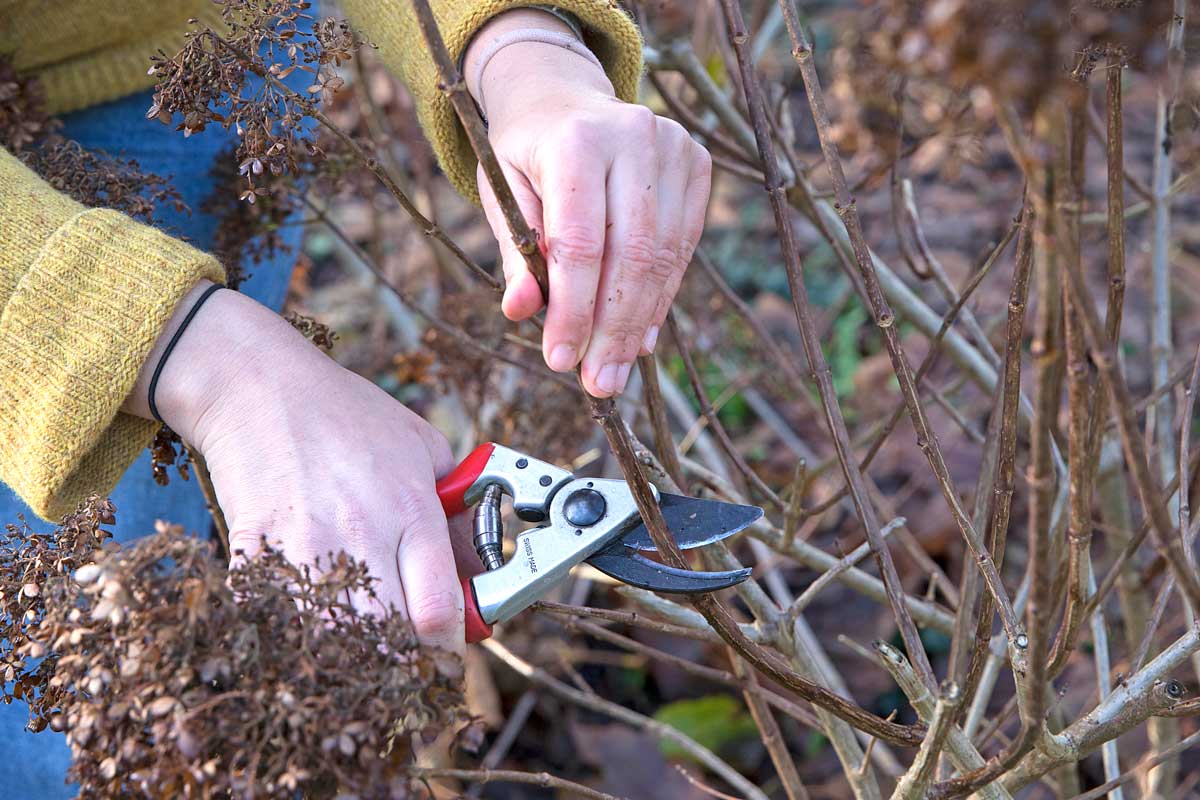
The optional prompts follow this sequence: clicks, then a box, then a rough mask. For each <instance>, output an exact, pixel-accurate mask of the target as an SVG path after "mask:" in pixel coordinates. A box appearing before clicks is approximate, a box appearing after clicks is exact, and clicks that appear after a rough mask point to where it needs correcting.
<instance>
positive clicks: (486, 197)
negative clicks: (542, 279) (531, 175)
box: [476, 162, 546, 321]
mask: <svg viewBox="0 0 1200 800" xmlns="http://www.w3.org/2000/svg"><path fill="white" fill-rule="evenodd" d="M500 168H501V169H502V170H503V171H504V176H505V177H506V178H507V179H508V185H509V188H510V189H511V190H512V193H513V196H514V197H515V198H516V200H517V205H518V206H519V207H520V209H521V213H522V214H523V215H524V216H525V221H526V222H528V223H529V227H531V228H533V229H534V231H535V232H536V233H537V236H538V247H540V248H541V249H542V252H543V253H544V252H545V248H546V237H545V233H544V229H543V227H542V201H541V199H540V198H539V197H538V195H537V192H535V191H534V189H533V185H532V184H530V182H529V180H528V179H527V178H526V177H525V176H524V175H522V174H521V173H520V172H518V171H517V170H516V169H515V168H513V167H511V166H509V165H508V164H505V163H503V162H501V165H500ZM476 176H477V179H478V181H479V199H480V202H481V203H482V204H483V213H484V215H485V216H486V217H487V221H488V226H489V227H491V229H492V234H493V235H494V236H495V237H496V242H497V243H498V244H499V245H500V259H501V266H502V268H503V270H504V280H505V284H506V285H505V289H504V300H503V302H502V303H501V306H500V308H501V310H502V311H503V312H504V316H506V317H508V318H509V319H511V320H513V321H517V320H522V319H527V318H529V317H532V316H533V315H534V314H536V313H537V312H538V310H539V309H540V308H541V307H542V304H543V303H542V289H541V287H540V286H538V283H537V280H536V279H535V278H534V277H533V274H532V273H530V271H529V268H528V267H526V266H525V257H524V256H523V255H521V251H520V250H518V249H517V245H516V242H514V241H513V237H512V232H511V231H509V229H508V222H507V221H506V220H505V219H504V211H503V210H501V208H500V203H499V202H498V201H497V200H496V193H495V192H494V191H492V187H491V184H489V183H488V180H487V176H486V175H484V172H483V167H482V166H479V167H478V168H477V170H476Z"/></svg>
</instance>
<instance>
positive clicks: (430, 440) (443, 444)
mask: <svg viewBox="0 0 1200 800" xmlns="http://www.w3.org/2000/svg"><path fill="white" fill-rule="evenodd" d="M425 446H426V447H427V448H428V449H429V457H430V460H432V461H433V464H434V471H435V472H437V471H438V470H439V469H443V468H444V469H450V468H451V467H453V466H454V465H453V463H452V462H453V461H454V451H453V450H451V449H450V440H449V439H447V438H446V435H445V434H444V433H442V432H441V431H439V430H438V429H437V428H435V427H433V426H432V425H429V426H427V427H426V430H425Z"/></svg>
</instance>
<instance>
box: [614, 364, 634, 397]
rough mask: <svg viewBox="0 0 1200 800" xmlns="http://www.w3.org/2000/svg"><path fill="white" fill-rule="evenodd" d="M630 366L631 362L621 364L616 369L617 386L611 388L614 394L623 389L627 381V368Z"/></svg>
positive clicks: (631, 365) (629, 368)
mask: <svg viewBox="0 0 1200 800" xmlns="http://www.w3.org/2000/svg"><path fill="white" fill-rule="evenodd" d="M632 368H633V364H622V365H621V368H620V369H618V370H617V388H616V389H614V390H613V391H614V393H615V394H620V393H621V392H623V391H625V384H626V383H628V382H629V370H631V369H632Z"/></svg>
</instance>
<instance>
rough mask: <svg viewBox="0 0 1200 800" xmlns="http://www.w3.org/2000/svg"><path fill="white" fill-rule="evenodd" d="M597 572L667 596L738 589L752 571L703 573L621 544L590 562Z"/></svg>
mask: <svg viewBox="0 0 1200 800" xmlns="http://www.w3.org/2000/svg"><path fill="white" fill-rule="evenodd" d="M587 563H589V564H591V565H592V566H593V567H595V568H596V569H598V570H600V571H601V572H603V573H604V574H605V575H608V576H609V577H610V578H616V579H617V580H619V581H621V582H622V583H627V584H629V585H630V586H636V587H638V588H639V589H649V590H650V591H652V592H664V593H666V594H701V593H704V592H715V591H718V590H719V589H728V588H729V587H730V586H736V585H738V584H739V583H741V582H742V581H744V580H746V578H749V577H750V573H751V571H752V570H751V569H750V568H749V567H744V568H742V569H731V570H726V571H722V572H700V571H698V570H690V569H678V568H676V567H670V566H667V565H666V564H660V563H659V562H657V561H651V560H650V559H648V558H646V557H645V556H644V555H642V554H641V553H640V552H638V551H637V550H633V549H630V548H628V547H625V546H623V545H620V544H618V545H617V546H615V547H611V548H609V549H608V550H604V551H601V552H599V553H596V554H595V555H593V556H592V557H591V558H589V559H588V560H587Z"/></svg>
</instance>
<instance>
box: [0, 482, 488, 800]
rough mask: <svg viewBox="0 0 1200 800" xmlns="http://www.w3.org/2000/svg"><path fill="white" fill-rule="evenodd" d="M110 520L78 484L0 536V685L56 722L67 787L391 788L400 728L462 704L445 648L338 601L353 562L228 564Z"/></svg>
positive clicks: (184, 540) (182, 541)
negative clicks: (39, 530) (37, 518)
mask: <svg viewBox="0 0 1200 800" xmlns="http://www.w3.org/2000/svg"><path fill="white" fill-rule="evenodd" d="M111 520H112V506H111V504H107V502H106V501H102V500H99V499H98V498H92V499H91V500H89V501H88V503H86V504H84V505H83V506H81V507H80V509H79V511H78V512H77V513H76V515H74V516H72V517H69V518H68V519H67V520H65V521H64V525H63V527H62V528H61V529H60V530H59V531H56V532H55V533H53V534H50V535H38V534H34V533H32V532H31V531H30V530H29V529H28V527H24V526H22V527H20V528H18V527H16V526H12V527H10V529H9V533H8V535H7V537H6V538H5V539H4V540H3V542H2V543H0V593H2V594H0V598H2V599H0V609H2V611H3V617H2V620H3V623H2V624H3V628H2V629H0V632H2V633H3V640H4V643H3V646H2V647H0V659H2V660H0V663H3V664H4V665H5V668H6V671H7V674H6V678H7V679H8V680H9V681H10V682H12V684H13V686H14V689H13V690H12V692H11V693H10V694H9V695H8V696H7V697H6V699H8V700H11V699H14V698H15V699H21V700H23V701H25V702H26V703H27V704H28V706H29V709H30V715H31V723H30V725H31V727H32V728H33V729H35V730H40V729H42V728H44V727H46V726H47V725H49V726H51V727H53V728H54V729H56V730H62V731H65V732H66V734H67V740H68V742H69V744H70V746H71V749H72V753H73V756H74V764H73V766H72V769H71V778H72V779H73V780H76V781H78V782H79V784H80V794H81V796H83V797H118V796H119V797H226V796H235V797H251V796H253V797H281V798H282V797H289V798H290V797H296V796H305V797H333V796H346V795H356V796H359V797H382V796H396V795H403V793H404V791H405V789H406V781H407V778H406V777H405V771H404V770H405V767H406V765H407V764H408V763H409V762H410V759H411V755H412V754H411V747H410V738H411V736H412V735H422V734H429V733H432V732H438V731H442V730H445V729H446V728H447V727H458V726H459V725H460V724H461V723H463V722H465V721H466V715H465V712H464V710H463V698H462V694H461V663H460V662H459V660H458V659H457V657H455V656H452V655H449V654H445V653H441V652H437V651H431V650H429V649H427V648H424V649H418V646H417V640H416V637H415V636H414V634H413V632H412V629H411V627H410V626H409V625H408V623H407V621H405V620H404V619H403V618H402V617H401V616H400V615H398V614H395V613H391V614H388V615H386V616H383V617H375V616H362V615H359V614H357V613H356V612H355V611H354V610H353V609H352V608H351V606H350V605H349V601H348V598H349V597H350V596H351V595H354V594H356V593H360V594H361V593H366V594H370V593H372V592H373V589H372V581H371V579H370V578H369V576H368V574H367V571H366V567H365V565H363V564H361V563H358V562H355V561H353V560H352V559H350V558H349V557H347V556H345V555H344V554H339V555H337V556H332V557H330V558H329V559H327V560H325V561H324V563H323V564H322V565H321V566H322V567H323V568H324V569H323V571H322V572H320V573H318V572H317V571H316V570H313V569H310V568H308V567H297V566H295V565H292V564H291V563H289V562H288V561H287V560H286V559H285V558H284V557H283V556H282V555H281V554H280V553H278V552H276V551H273V550H270V549H268V550H267V551H266V552H265V554H264V555H263V556H262V557H260V558H256V559H254V560H251V561H249V562H247V563H245V564H243V565H241V566H239V567H238V568H236V569H233V570H226V568H225V567H224V566H223V565H222V564H221V563H219V562H218V561H217V560H216V559H215V558H214V553H213V547H212V545H211V544H210V543H208V542H203V541H200V540H197V539H194V538H189V537H186V536H184V535H183V533H182V531H181V529H179V528H178V527H175V526H168V525H166V524H165V523H164V524H162V525H161V527H160V530H159V532H158V533H157V534H155V535H153V536H150V537H148V538H146V539H143V540H141V541H140V542H138V543H137V544H135V545H133V546H131V547H127V548H121V547H115V546H108V547H101V546H100V545H101V542H102V541H103V539H104V537H105V534H104V532H103V530H102V529H100V527H99V526H100V525H101V524H103V523H105V522H111ZM33 659H40V661H37V662H36V663H34V661H33Z"/></svg>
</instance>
